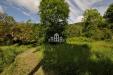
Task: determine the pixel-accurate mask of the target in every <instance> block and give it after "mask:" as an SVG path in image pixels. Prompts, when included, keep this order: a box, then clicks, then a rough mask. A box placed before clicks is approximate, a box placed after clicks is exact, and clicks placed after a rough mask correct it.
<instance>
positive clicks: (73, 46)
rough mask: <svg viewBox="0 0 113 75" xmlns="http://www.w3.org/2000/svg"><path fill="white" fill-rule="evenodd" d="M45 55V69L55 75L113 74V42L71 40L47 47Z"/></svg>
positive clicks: (81, 38) (84, 39) (82, 39)
mask: <svg viewBox="0 0 113 75" xmlns="http://www.w3.org/2000/svg"><path fill="white" fill-rule="evenodd" d="M44 54H45V56H44V64H43V69H44V71H46V72H51V71H52V73H54V75H112V74H113V42H111V41H95V40H91V39H87V38H83V37H80V38H76V37H75V38H69V39H68V40H67V43H66V44H60V45H45V52H44ZM52 75H53V74H52Z"/></svg>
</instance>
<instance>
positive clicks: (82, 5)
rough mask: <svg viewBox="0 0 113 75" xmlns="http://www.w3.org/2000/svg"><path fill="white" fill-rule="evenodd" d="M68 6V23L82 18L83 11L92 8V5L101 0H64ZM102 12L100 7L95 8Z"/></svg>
mask: <svg viewBox="0 0 113 75" xmlns="http://www.w3.org/2000/svg"><path fill="white" fill-rule="evenodd" d="M66 1H67V3H68V4H69V6H70V14H69V16H70V17H69V23H75V22H80V21H81V19H82V18H83V12H84V11H85V10H86V9H88V8H92V5H93V4H95V3H98V2H101V1H103V0H66ZM97 9H99V10H100V12H101V13H103V11H104V10H102V8H97Z"/></svg>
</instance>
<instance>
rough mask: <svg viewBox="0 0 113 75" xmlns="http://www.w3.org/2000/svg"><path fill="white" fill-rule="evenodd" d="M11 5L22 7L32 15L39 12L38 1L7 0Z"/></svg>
mask: <svg viewBox="0 0 113 75" xmlns="http://www.w3.org/2000/svg"><path fill="white" fill-rule="evenodd" d="M7 1H8V2H9V3H11V4H15V5H17V6H20V7H23V8H24V9H27V10H29V11H30V12H32V13H37V12H38V10H39V8H38V7H39V4H40V0H7Z"/></svg>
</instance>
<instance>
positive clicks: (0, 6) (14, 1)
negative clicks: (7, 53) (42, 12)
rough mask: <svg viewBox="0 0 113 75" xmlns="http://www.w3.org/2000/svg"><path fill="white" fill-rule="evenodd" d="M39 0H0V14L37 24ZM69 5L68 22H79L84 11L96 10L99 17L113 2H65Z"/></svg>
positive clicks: (94, 0)
mask: <svg viewBox="0 0 113 75" xmlns="http://www.w3.org/2000/svg"><path fill="white" fill-rule="evenodd" d="M40 1H41V0H0V12H2V13H7V14H8V15H9V16H13V17H14V19H15V20H16V21H17V22H25V21H27V20H29V19H31V20H32V21H33V22H36V23H39V22H40V16H39V14H38V13H39V5H40ZM66 2H67V3H68V4H69V9H70V13H69V19H68V22H69V23H70V24H71V23H77V22H81V20H82V18H83V13H84V11H85V10H86V9H89V8H96V9H97V10H98V11H99V12H100V13H101V15H103V14H104V12H105V11H106V9H107V8H108V6H109V5H110V4H111V3H113V0H66Z"/></svg>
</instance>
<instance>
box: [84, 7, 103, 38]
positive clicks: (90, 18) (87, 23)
mask: <svg viewBox="0 0 113 75" xmlns="http://www.w3.org/2000/svg"><path fill="white" fill-rule="evenodd" d="M83 21H84V32H85V35H86V36H87V37H92V36H94V35H95V34H96V32H98V31H99V30H98V29H99V27H101V25H102V23H103V17H102V16H101V15H100V13H99V12H98V11H97V10H96V9H87V10H86V11H85V13H84V18H83Z"/></svg>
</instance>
